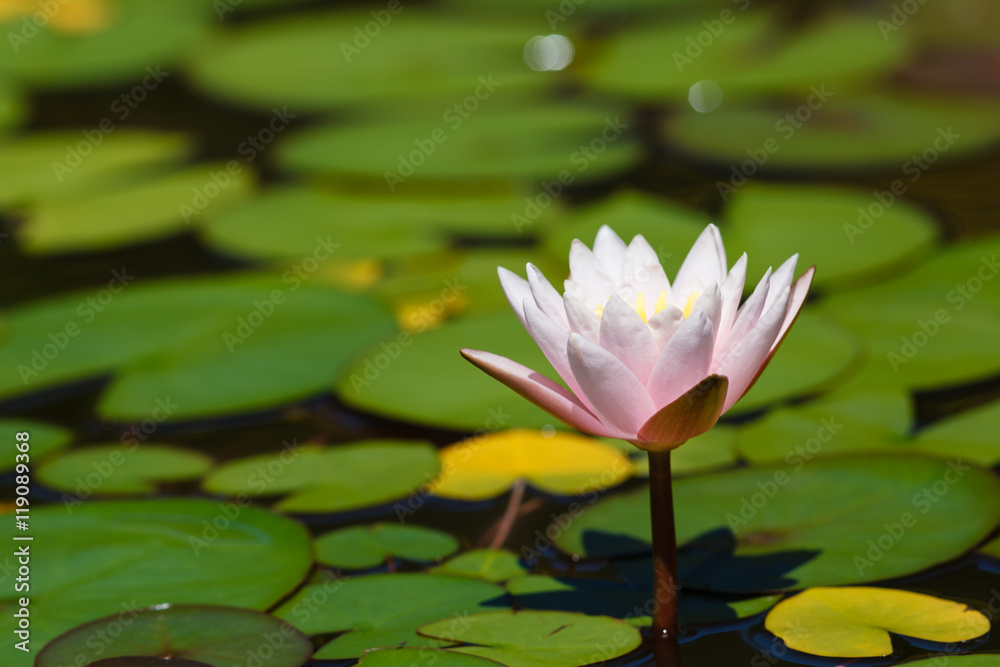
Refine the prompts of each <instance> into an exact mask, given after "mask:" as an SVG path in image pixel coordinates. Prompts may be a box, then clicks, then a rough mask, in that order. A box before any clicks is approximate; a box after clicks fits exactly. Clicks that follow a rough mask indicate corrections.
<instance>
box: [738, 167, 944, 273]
mask: <svg viewBox="0 0 1000 667" xmlns="http://www.w3.org/2000/svg"><path fill="white" fill-rule="evenodd" d="M890 195H891V196H892V197H893V198H895V195H892V194H891V193H890ZM869 211H872V212H873V213H874V212H878V211H882V213H880V214H879V215H878V216H876V217H874V218H873V217H872V215H869V213H868V212H869ZM725 217H726V220H727V221H728V223H729V227H728V228H727V229H726V237H725V238H726V245H727V249H728V250H730V253H729V254H731V255H732V256H734V257H737V256H739V253H741V252H744V251H745V252H746V253H747V256H748V257H790V256H792V255H793V254H795V253H799V266H802V267H806V266H811V265H815V266H816V267H817V269H818V270H817V272H816V285H817V286H818V287H819V286H823V287H828V288H830V287H838V286H845V285H847V286H850V285H857V284H863V283H865V282H868V281H871V280H872V279H874V278H878V277H880V276H882V277H891V276H895V275H898V272H899V271H900V269H903V268H906V267H907V266H908V265H911V264H913V263H914V262H915V261H916V260H917V259H919V258H921V257H923V256H924V255H926V254H928V251H929V250H930V249H931V248H932V247H933V245H934V242H935V240H936V238H937V236H938V228H937V224H936V223H935V221H934V219H933V218H932V217H931V215H930V213H929V212H927V211H925V210H923V209H921V208H919V207H917V206H915V205H913V204H912V203H910V202H908V201H894V202H893V203H892V205H891V206H889V208H885V207H884V206H882V205H881V204H879V203H878V201H877V199H876V197H875V196H874V195H873V194H872V193H871V192H870V191H865V190H858V189H851V188H838V187H831V186H801V185H771V184H759V183H754V184H750V185H746V186H745V187H743V188H741V189H740V190H739V191H737V192H736V193H735V194H734V195H733V196H732V198H731V201H730V202H729V206H728V208H726V213H725ZM803 220H808V221H809V224H808V225H803V224H802V221H803ZM734 250H735V252H733V251H734Z"/></svg>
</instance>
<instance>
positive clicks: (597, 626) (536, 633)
mask: <svg viewBox="0 0 1000 667" xmlns="http://www.w3.org/2000/svg"><path fill="white" fill-rule="evenodd" d="M465 620H466V622H465V623H456V622H455V621H454V620H453V619H447V620H443V621H438V622H436V623H430V624H428V625H424V626H421V627H420V628H418V632H419V633H420V634H421V635H424V636H427V637H433V638H437V639H445V638H447V639H448V640H450V641H458V642H463V643H464V644H470V645H469V646H459V647H455V648H450V649H448V650H450V651H454V652H456V653H465V654H468V655H476V656H480V657H483V658H489V659H490V660H496V661H497V662H499V663H502V664H506V665H524V667H575V666H576V665H587V664H590V663H593V662H603V661H606V660H611V659H613V658H617V657H619V656H622V655H625V654H626V653H629V652H630V651H632V650H634V649H636V648H638V647H639V645H640V644H641V643H642V638H641V637H640V636H639V631H638V630H636V629H635V628H634V627H632V626H631V625H629V624H627V623H625V622H623V621H620V620H618V619H615V618H608V617H606V616H585V615H583V614H570V613H566V612H558V611H522V612H516V613H515V612H512V611H497V612H492V613H485V614H476V615H474V616H469V617H467V618H466V619H465ZM598 644H600V646H598Z"/></svg>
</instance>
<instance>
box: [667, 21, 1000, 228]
mask: <svg viewBox="0 0 1000 667" xmlns="http://www.w3.org/2000/svg"><path fill="white" fill-rule="evenodd" d="M869 30H870V31H872V32H876V33H877V30H874V29H873V26H872V25H869ZM809 94H810V93H809V92H808V91H804V92H803V94H802V96H801V97H793V98H792V99H791V101H789V102H787V103H785V104H782V105H775V106H771V107H757V108H735V109H730V110H722V109H719V110H716V111H714V112H712V113H697V112H694V111H691V112H688V113H683V114H677V115H675V116H672V117H670V118H669V119H667V120H666V121H665V125H664V133H665V138H666V139H667V141H668V142H670V143H671V144H673V145H674V146H676V147H678V148H680V149H682V150H683V151H685V152H688V153H690V154H692V155H695V156H697V157H698V159H699V160H709V161H711V162H713V163H715V164H717V165H719V166H720V167H724V168H725V173H724V174H721V173H720V176H721V178H720V180H719V181H717V182H716V186H717V188H718V189H719V190H720V192H728V190H727V189H726V188H728V187H737V188H738V187H740V186H741V185H742V183H743V182H745V181H744V179H746V177H747V176H748V175H754V174H757V173H766V172H773V171H775V170H778V169H783V170H797V171H800V170H802V169H815V170H822V171H823V172H829V171H832V170H836V171H842V172H849V171H851V170H855V169H858V168H861V167H869V168H874V167H885V168H886V169H893V170H898V172H896V173H897V177H898V179H899V180H900V181H901V185H902V186H903V187H905V188H909V186H910V185H911V180H912V179H913V177H914V176H918V175H922V174H923V173H924V172H925V171H926V169H924V168H922V166H921V165H923V166H924V167H926V168H930V166H929V165H930V164H931V161H932V160H933V164H934V165H936V166H935V168H937V165H940V164H941V163H944V162H952V161H954V160H955V159H956V158H958V157H959V156H961V155H963V154H969V153H972V152H975V151H981V150H985V149H986V148H987V147H989V146H991V145H993V144H994V143H996V142H997V140H1000V127H998V126H997V125H996V123H994V122H992V119H995V118H996V115H997V112H998V110H1000V108H998V106H997V105H996V104H994V103H992V102H986V101H977V102H974V101H972V100H968V99H964V100H961V101H958V100H925V99H919V98H903V97H888V96H872V97H858V96H853V97H846V96H845V97H841V98H838V97H837V96H836V95H834V96H831V97H830V98H829V100H828V101H826V102H823V103H822V104H821V105H818V104H817V103H818V102H819V99H818V98H813V106H814V107H817V108H815V109H813V108H810V107H809V106H808V101H809V97H808V95H809ZM797 114H798V115H797ZM935 142H937V147H935ZM747 151H750V155H752V156H756V157H750V156H748V153H747ZM925 151H927V153H926V155H927V157H926V158H925V157H923V154H924V152H925ZM914 156H916V157H915V158H914ZM852 221H853V220H852Z"/></svg>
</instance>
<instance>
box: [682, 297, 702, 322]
mask: <svg viewBox="0 0 1000 667" xmlns="http://www.w3.org/2000/svg"><path fill="white" fill-rule="evenodd" d="M700 294H701V292H692V293H691V296H689V297H688V300H687V303H685V304H684V319H687V318H689V317H691V311H692V310H694V302H695V301H697V300H698V295H700Z"/></svg>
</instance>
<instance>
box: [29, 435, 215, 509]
mask: <svg viewBox="0 0 1000 667" xmlns="http://www.w3.org/2000/svg"><path fill="white" fill-rule="evenodd" d="M211 467H212V459H211V458H209V457H208V456H206V455H205V454H202V453H201V452H197V451H194V450H190V449H184V448H181V447H174V446H171V445H142V446H141V447H139V446H137V445H134V446H125V445H122V444H110V445H91V446H87V447H77V448H75V449H72V450H70V451H68V452H64V453H62V454H61V455H59V456H58V457H55V458H53V459H50V460H48V461H46V462H45V463H44V464H42V466H41V467H40V468H39V469H38V473H37V475H38V480H39V481H40V482H42V483H43V484H45V485H46V486H49V487H51V488H53V489H56V490H58V491H67V492H75V493H76V496H77V498H79V499H86V498H89V497H90V496H91V495H93V494H97V495H114V494H142V493H153V492H155V491H156V490H157V487H158V486H159V483H160V482H177V481H183V480H190V479H195V478H198V477H200V476H201V475H203V474H205V472H206V471H207V470H208V469H209V468H211Z"/></svg>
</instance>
